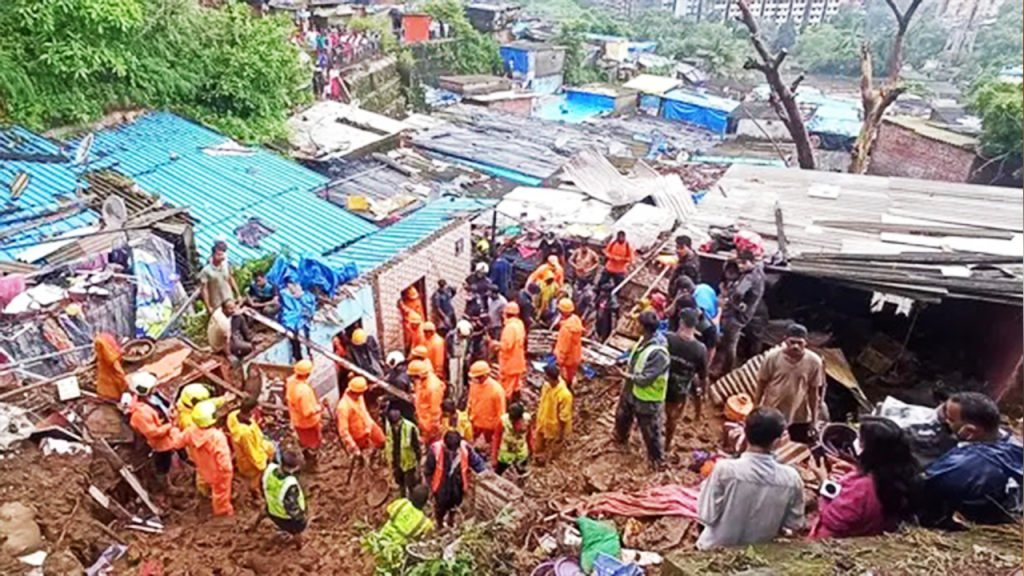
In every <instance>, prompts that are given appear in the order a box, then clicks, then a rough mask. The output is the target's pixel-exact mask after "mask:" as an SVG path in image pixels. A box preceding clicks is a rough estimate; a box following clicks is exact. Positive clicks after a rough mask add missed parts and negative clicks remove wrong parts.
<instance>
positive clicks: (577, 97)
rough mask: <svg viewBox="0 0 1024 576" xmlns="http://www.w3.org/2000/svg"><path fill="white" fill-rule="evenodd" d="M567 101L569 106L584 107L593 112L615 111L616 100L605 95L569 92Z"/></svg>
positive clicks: (577, 91)
mask: <svg viewBox="0 0 1024 576" xmlns="http://www.w3.org/2000/svg"><path fill="white" fill-rule="evenodd" d="M566 101H567V102H568V103H569V104H573V105H578V106H583V107H585V108H590V109H592V110H607V111H609V112H610V111H612V110H615V98H614V97H612V96H607V95H605V94H594V93H593V92H582V91H579V90H567V91H566Z"/></svg>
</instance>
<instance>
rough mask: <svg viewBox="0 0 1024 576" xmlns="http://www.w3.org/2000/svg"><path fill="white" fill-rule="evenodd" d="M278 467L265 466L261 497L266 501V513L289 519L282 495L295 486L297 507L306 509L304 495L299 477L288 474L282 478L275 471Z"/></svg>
mask: <svg viewBox="0 0 1024 576" xmlns="http://www.w3.org/2000/svg"><path fill="white" fill-rule="evenodd" d="M278 468H280V466H279V465H277V464H271V465H269V466H267V469H266V470H264V471H263V497H264V498H265V499H266V501H267V514H269V515H271V516H273V517H274V518H281V519H282V520H289V519H291V516H290V515H289V514H288V511H287V510H285V508H284V497H285V495H286V494H288V490H289V489H291V487H292V486H295V487H296V488H297V489H298V490H299V508H300V509H301V510H303V511H305V510H306V496H305V494H303V493H302V486H299V479H298V478H296V477H295V476H294V475H292V474H289V475H287V476H285V477H284V478H281V477H279V476H278V475H277V474H275V472H276V471H277V469H278Z"/></svg>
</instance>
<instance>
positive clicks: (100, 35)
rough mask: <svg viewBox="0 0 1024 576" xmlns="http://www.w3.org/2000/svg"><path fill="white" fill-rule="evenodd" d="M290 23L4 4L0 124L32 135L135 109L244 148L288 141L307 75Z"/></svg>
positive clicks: (143, 5) (133, 6) (36, 0)
mask: <svg viewBox="0 0 1024 576" xmlns="http://www.w3.org/2000/svg"><path fill="white" fill-rule="evenodd" d="M291 31H292V25H291V23H290V22H289V21H288V19H287V17H283V16H282V17H271V18H253V17H251V15H250V13H249V9H248V8H247V7H246V6H245V5H244V4H234V3H233V4H229V5H228V6H226V7H224V8H221V9H209V8H202V7H200V6H199V5H198V4H197V2H196V1H195V0H3V1H2V2H0V121H3V122H17V123H21V124H25V125H27V126H29V127H31V128H34V129H45V128H49V127H52V126H55V125H62V124H69V123H83V122H88V121H91V120H95V119H96V118H98V117H99V116H101V115H103V114H104V113H106V112H109V111H111V110H116V109H123V108H128V107H135V106H142V107H152V108H169V109H172V110H175V111H177V112H180V113H183V114H185V115H187V116H190V117H192V118H195V119H196V120H199V121H202V122H206V123H209V124H211V125H213V126H214V127H216V128H218V129H219V130H221V131H223V132H225V133H227V134H229V135H231V136H233V137H235V138H238V139H240V140H244V141H250V142H262V141H268V140H271V139H274V138H276V137H279V136H281V135H282V134H283V133H284V121H285V119H286V118H287V116H288V114H289V113H290V110H291V109H292V107H293V106H294V105H296V104H297V103H299V102H300V101H301V100H302V99H303V98H304V96H305V92H304V91H303V90H302V85H303V83H304V82H308V80H309V77H310V76H309V71H308V69H307V68H306V67H304V66H303V65H302V64H301V62H300V60H299V50H298V48H297V47H296V46H294V45H293V44H291V43H290V42H288V41H287V38H288V35H289V33H291Z"/></svg>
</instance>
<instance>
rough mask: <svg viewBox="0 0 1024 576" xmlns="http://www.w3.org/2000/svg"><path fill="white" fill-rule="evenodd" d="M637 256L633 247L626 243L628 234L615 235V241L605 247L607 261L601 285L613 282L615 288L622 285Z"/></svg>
mask: <svg viewBox="0 0 1024 576" xmlns="http://www.w3.org/2000/svg"><path fill="white" fill-rule="evenodd" d="M635 256H636V253H635V252H634V251H633V247H632V246H630V245H629V242H627V241H626V233H625V232H623V231H622V230H619V231H618V232H617V233H616V234H615V239H614V240H612V241H611V242H609V243H608V245H607V246H605V247H604V257H605V258H606V261H605V263H604V272H602V273H601V281H600V282H599V284H604V283H605V282H611V284H612V286H613V287H614V286H618V285H619V284H621V283H622V281H623V280H625V279H626V270H627V269H628V268H629V265H630V263H631V262H633V258H634V257H635Z"/></svg>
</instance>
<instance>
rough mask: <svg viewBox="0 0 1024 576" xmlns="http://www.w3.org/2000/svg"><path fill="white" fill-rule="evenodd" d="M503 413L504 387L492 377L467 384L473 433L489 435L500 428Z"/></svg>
mask: <svg viewBox="0 0 1024 576" xmlns="http://www.w3.org/2000/svg"><path fill="white" fill-rule="evenodd" d="M504 414H505V389H504V388H502V387H501V384H498V381H497V380H495V379H494V378H487V379H486V380H484V381H483V382H481V383H476V382H474V383H472V384H470V385H469V421H470V422H471V423H472V424H473V434H474V435H480V434H485V435H487V436H490V435H491V434H493V433H495V432H497V431H498V429H499V428H501V417H502V416H503V415H504Z"/></svg>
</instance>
